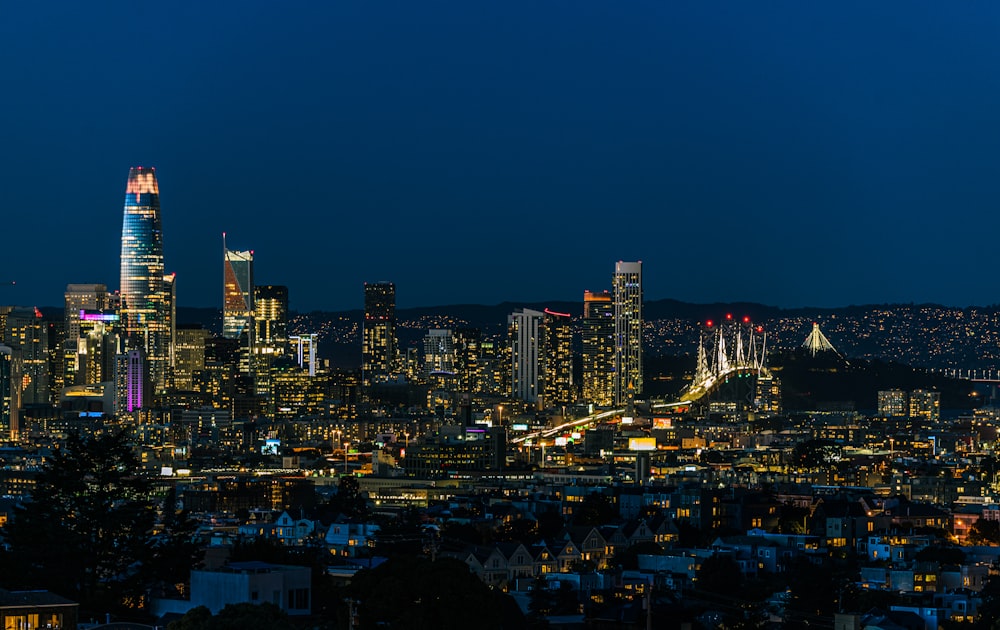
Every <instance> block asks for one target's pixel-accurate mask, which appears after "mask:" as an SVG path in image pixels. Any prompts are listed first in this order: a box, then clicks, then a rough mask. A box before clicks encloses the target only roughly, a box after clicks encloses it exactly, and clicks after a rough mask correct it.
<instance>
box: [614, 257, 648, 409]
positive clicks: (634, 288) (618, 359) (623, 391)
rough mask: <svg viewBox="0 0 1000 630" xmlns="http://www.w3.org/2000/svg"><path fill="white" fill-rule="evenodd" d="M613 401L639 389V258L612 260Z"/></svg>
mask: <svg viewBox="0 0 1000 630" xmlns="http://www.w3.org/2000/svg"><path fill="white" fill-rule="evenodd" d="M612 283H613V286H614V301H615V302H614V304H615V404H616V405H622V404H625V403H627V402H628V400H629V398H630V397H631V396H632V395H637V394H640V393H641V392H642V385H643V383H642V261H638V262H622V261H618V262H617V263H615V275H614V278H613V280H612Z"/></svg>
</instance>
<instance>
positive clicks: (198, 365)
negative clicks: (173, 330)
mask: <svg viewBox="0 0 1000 630" xmlns="http://www.w3.org/2000/svg"><path fill="white" fill-rule="evenodd" d="M211 336H212V333H210V332H209V331H208V330H207V329H205V328H202V327H201V326H200V325H197V324H191V325H186V326H179V327H178V328H177V337H176V341H175V343H174V387H176V388H177V389H178V390H180V391H194V376H195V374H197V373H198V372H200V371H201V370H204V369H205V342H206V340H208V338H209V337H211Z"/></svg>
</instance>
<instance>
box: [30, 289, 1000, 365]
mask: <svg viewBox="0 0 1000 630" xmlns="http://www.w3.org/2000/svg"><path fill="white" fill-rule="evenodd" d="M517 308H530V309H534V310H544V309H545V308H550V309H553V310H557V311H560V312H566V313H570V314H572V315H574V316H575V317H579V316H581V315H582V312H583V304H582V301H581V302H566V301H553V302H515V301H508V302H502V303H500V304H494V305H482V304H452V305H444V306H427V307H418V308H401V309H398V310H397V311H396V314H397V321H398V326H397V336H398V337H399V341H400V347H401V348H409V347H418V346H419V343H420V340H421V339H422V337H423V336H424V334H426V331H427V330H428V329H430V328H459V327H465V326H468V327H474V328H478V329H480V330H482V331H483V334H484V335H486V336H488V337H493V338H496V339H499V338H501V337H502V336H503V335H504V334H505V330H506V322H507V316H508V315H509V314H510V313H511V312H512V311H514V310H515V309H517ZM42 311H43V313H45V314H46V315H51V316H53V317H61V316H62V308H58V307H56V308H52V307H47V308H43V309H42ZM726 313H732V314H733V315H734V316H735V317H737V318H742V317H744V316H749V317H750V318H751V319H752V320H753V321H754V322H755V323H756V324H758V325H761V326H763V328H764V330H765V331H766V332H767V346H768V348H769V349H772V350H773V349H786V350H787V349H791V348H795V347H797V346H799V345H800V344H801V343H802V341H803V340H804V339H805V338H806V336H807V335H808V334H809V331H810V330H811V326H812V322H814V321H815V322H818V323H819V324H820V326H821V327H822V329H823V332H824V333H825V334H826V336H827V338H828V339H829V340H830V341H831V342H832V343H833V345H834V347H836V348H837V350H838V351H839V352H840V353H841V354H843V355H844V356H847V357H852V358H865V359H880V360H887V361H888V360H891V361H899V362H902V363H906V364H910V365H917V366H924V367H929V368H935V369H943V368H961V369H970V368H978V369H993V370H995V371H996V372H995V373H997V374H1000V307H998V306H995V305H994V306H983V307H981V306H970V307H965V308H956V307H949V306H941V305H936V304H870V305H860V306H858V305H851V306H843V307H836V308H825V307H808V308H794V309H782V308H778V307H774V306H767V305H764V304H757V303H752V302H729V303H727V302H719V303H714V304H692V303H687V302H680V301H677V300H671V299H664V300H650V301H647V302H646V303H645V304H644V316H645V319H646V330H645V341H646V354H647V356H648V357H649V359H650V360H654V359H657V358H658V357H663V358H669V357H684V356H690V355H693V354H694V353H695V351H696V348H697V340H698V336H699V331H700V323H701V322H704V321H705V320H706V319H713V320H720V319H722V318H723V317H725V314H726ZM362 318H363V312H362V311H361V310H360V309H354V310H347V311H313V312H309V313H294V314H293V315H292V317H291V321H290V324H289V325H290V329H291V332H292V333H293V334H301V333H313V332H315V333H317V334H318V335H319V351H320V355H321V356H323V357H325V358H328V359H330V360H331V361H332V362H333V363H334V364H335V365H338V366H343V367H353V366H357V365H359V364H360V361H361V327H362ZM177 320H178V323H179V324H201V325H204V326H206V327H207V328H209V329H210V330H219V329H220V328H221V316H220V313H219V309H216V308H192V307H179V308H178V309H177Z"/></svg>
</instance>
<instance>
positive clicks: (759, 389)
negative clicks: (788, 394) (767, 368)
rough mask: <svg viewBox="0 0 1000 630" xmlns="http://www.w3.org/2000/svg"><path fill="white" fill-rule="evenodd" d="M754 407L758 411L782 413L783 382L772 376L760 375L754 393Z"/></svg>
mask: <svg viewBox="0 0 1000 630" xmlns="http://www.w3.org/2000/svg"><path fill="white" fill-rule="evenodd" d="M754 405H755V406H756V407H757V411H760V412H768V413H780V412H781V381H780V380H779V379H778V378H776V377H775V376H772V375H771V374H760V375H758V376H757V383H756V385H755V391H754Z"/></svg>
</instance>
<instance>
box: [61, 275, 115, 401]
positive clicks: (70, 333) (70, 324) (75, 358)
mask: <svg viewBox="0 0 1000 630" xmlns="http://www.w3.org/2000/svg"><path fill="white" fill-rule="evenodd" d="M64 298H65V301H64V304H65V307H64V308H65V315H64V322H65V323H64V327H65V333H64V342H63V348H62V350H63V362H62V367H63V379H62V380H63V383H62V384H63V386H64V387H69V386H72V385H80V384H82V383H81V382H80V380H84V379H77V376H76V373H77V371H78V370H79V369H80V365H79V356H80V353H81V345H80V340H81V334H80V313H81V312H82V311H87V312H90V313H102V312H104V311H106V310H110V306H111V296H110V295H109V293H108V287H107V285H104V284H68V285H66V292H65V294H64Z"/></svg>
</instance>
